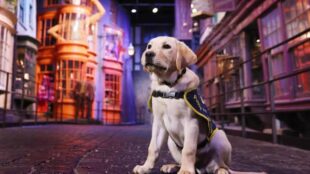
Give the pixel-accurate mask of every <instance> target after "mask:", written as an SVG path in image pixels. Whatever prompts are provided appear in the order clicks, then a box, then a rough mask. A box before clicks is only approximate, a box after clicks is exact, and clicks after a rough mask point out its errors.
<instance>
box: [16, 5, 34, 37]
mask: <svg viewBox="0 0 310 174" xmlns="http://www.w3.org/2000/svg"><path fill="white" fill-rule="evenodd" d="M21 8H22V10H23V11H24V13H23V15H22V14H21ZM17 18H18V21H17V25H16V30H17V35H28V36H31V37H33V38H35V37H36V28H37V2H36V0H19V1H18V4H17ZM21 18H23V19H21Z"/></svg>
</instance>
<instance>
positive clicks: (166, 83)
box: [160, 68, 186, 88]
mask: <svg viewBox="0 0 310 174" xmlns="http://www.w3.org/2000/svg"><path fill="white" fill-rule="evenodd" d="M185 73H186V68H184V69H183V70H182V71H181V73H180V74H178V77H177V79H176V80H175V81H174V82H172V83H171V82H167V81H162V82H161V83H160V84H163V85H167V86H169V87H170V88H171V87H173V86H174V85H176V84H177V83H178V81H179V79H180V78H182V77H183V75H184V74H185Z"/></svg>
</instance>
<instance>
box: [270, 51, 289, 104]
mask: <svg viewBox="0 0 310 174" xmlns="http://www.w3.org/2000/svg"><path fill="white" fill-rule="evenodd" d="M271 71H272V76H273V78H276V77H279V76H280V75H283V73H285V72H286V71H285V63H284V57H283V54H282V53H280V54H276V55H274V56H272V58H271ZM287 87H288V82H287V79H282V80H277V81H274V82H273V88H274V92H275V96H274V97H276V98H279V97H283V96H286V95H288V88H287Z"/></svg>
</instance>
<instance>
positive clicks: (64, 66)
mask: <svg viewBox="0 0 310 174" xmlns="http://www.w3.org/2000/svg"><path fill="white" fill-rule="evenodd" d="M82 67H83V62H81V61H74V60H62V61H61V64H60V71H59V72H60V76H59V79H58V83H59V87H61V88H62V90H63V92H62V93H63V96H64V97H68V98H73V95H72V94H73V93H72V91H73V89H74V87H75V82H76V81H80V80H81V79H82V73H83V72H82V69H83V68H82Z"/></svg>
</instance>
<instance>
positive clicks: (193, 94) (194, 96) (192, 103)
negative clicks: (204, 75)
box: [148, 89, 217, 150]
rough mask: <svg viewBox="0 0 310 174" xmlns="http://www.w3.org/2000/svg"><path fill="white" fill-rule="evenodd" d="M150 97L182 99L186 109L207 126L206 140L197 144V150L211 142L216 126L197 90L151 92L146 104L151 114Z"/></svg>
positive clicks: (178, 145)
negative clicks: (191, 111)
mask: <svg viewBox="0 0 310 174" xmlns="http://www.w3.org/2000/svg"><path fill="white" fill-rule="evenodd" d="M152 97H155V98H157V97H160V98H166V99H183V100H184V101H185V102H186V104H187V105H188V107H190V108H191V109H192V110H193V111H194V112H195V113H196V115H197V116H198V117H201V118H203V120H205V121H206V122H207V125H208V126H207V135H206V138H205V139H204V140H203V141H201V142H200V143H199V144H198V146H197V148H198V149H201V148H203V147H205V146H206V144H208V143H209V142H210V141H211V139H212V137H213V135H214V133H215V131H216V130H217V128H216V124H215V123H214V122H213V121H212V120H211V118H210V115H209V112H208V109H207V106H206V105H205V104H204V102H203V99H202V97H201V96H200V95H199V94H198V91H197V89H193V90H187V91H179V92H168V93H167V92H161V91H153V92H152V95H151V97H150V99H149V102H148V106H149V109H150V111H151V112H152ZM172 140H173V139H172ZM173 141H174V143H175V144H176V146H177V147H178V148H179V149H180V150H181V149H183V147H182V146H181V145H180V144H178V143H176V141H175V140H173Z"/></svg>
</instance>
